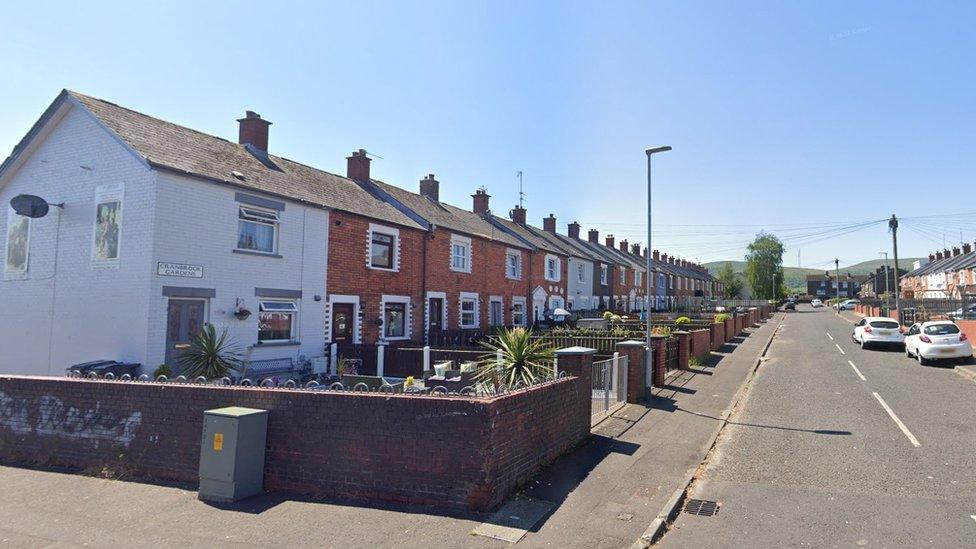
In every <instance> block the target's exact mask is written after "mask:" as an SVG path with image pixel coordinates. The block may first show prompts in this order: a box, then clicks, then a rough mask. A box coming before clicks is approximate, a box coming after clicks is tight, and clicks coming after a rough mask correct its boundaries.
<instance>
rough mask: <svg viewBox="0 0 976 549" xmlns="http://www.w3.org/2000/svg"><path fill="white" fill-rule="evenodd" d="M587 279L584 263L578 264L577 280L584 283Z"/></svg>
mask: <svg viewBox="0 0 976 549" xmlns="http://www.w3.org/2000/svg"><path fill="white" fill-rule="evenodd" d="M585 278H586V270H585V269H584V267H583V264H582V263H578V264H577V265H576V280H578V281H580V282H583V280H584V279H585Z"/></svg>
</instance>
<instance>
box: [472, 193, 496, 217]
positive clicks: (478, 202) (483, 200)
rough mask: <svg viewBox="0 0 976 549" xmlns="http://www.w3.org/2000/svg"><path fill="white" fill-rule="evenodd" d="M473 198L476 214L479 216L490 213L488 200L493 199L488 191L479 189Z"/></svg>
mask: <svg viewBox="0 0 976 549" xmlns="http://www.w3.org/2000/svg"><path fill="white" fill-rule="evenodd" d="M471 198H474V213H476V214H478V215H485V214H486V213H488V199H489V198H491V195H489V194H488V191H487V190H485V189H478V190H477V191H475V192H474V194H473V195H471Z"/></svg>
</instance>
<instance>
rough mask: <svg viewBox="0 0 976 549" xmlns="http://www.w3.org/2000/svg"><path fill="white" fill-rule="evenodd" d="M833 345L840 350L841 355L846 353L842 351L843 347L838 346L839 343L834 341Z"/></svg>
mask: <svg viewBox="0 0 976 549" xmlns="http://www.w3.org/2000/svg"><path fill="white" fill-rule="evenodd" d="M834 347H837V350H838V351H840V354H842V355H846V354H847V353H845V352H844V349H841V348H840V345H838V344H836V343H834Z"/></svg>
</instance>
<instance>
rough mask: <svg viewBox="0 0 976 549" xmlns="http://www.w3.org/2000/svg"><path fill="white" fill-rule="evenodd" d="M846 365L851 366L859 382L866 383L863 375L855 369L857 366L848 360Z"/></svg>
mask: <svg viewBox="0 0 976 549" xmlns="http://www.w3.org/2000/svg"><path fill="white" fill-rule="evenodd" d="M847 363H848V364H850V365H851V368H854V373H855V374H857V377H859V378H861V381H867V379H865V378H864V374H862V373H861V370H858V369H857V366H855V365H854V363H853V362H851V361H850V360H848V361H847Z"/></svg>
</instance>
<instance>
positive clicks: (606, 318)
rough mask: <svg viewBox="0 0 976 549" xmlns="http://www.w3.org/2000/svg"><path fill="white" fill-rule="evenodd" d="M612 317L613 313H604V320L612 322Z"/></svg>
mask: <svg viewBox="0 0 976 549" xmlns="http://www.w3.org/2000/svg"><path fill="white" fill-rule="evenodd" d="M612 316H613V313H612V312H610V311H603V320H610V318H611V317H612Z"/></svg>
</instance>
